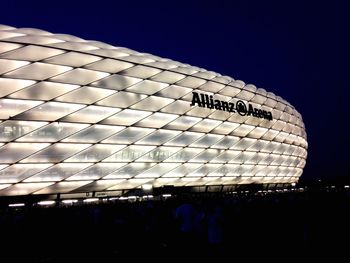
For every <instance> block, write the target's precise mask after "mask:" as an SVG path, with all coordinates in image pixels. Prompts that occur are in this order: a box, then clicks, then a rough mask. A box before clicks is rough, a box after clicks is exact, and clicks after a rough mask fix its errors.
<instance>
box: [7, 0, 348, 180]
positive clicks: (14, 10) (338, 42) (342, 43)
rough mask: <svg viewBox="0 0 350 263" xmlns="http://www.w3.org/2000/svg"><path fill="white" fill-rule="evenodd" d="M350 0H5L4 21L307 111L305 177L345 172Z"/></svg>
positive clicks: (346, 169)
mask: <svg viewBox="0 0 350 263" xmlns="http://www.w3.org/2000/svg"><path fill="white" fill-rule="evenodd" d="M345 2H346V1H337V0H335V1H306V0H305V1H298V0H296V1H258V0H255V1H249V0H242V1H235V0H227V1H219V0H216V1H191V0H186V1H184V0H176V1H151V0H147V1H131V0H124V1H104V0H100V1H90V2H88V1H65V0H63V1H57V2H52V1H16V0H10V1H2V3H1V16H0V23H2V24H6V25H10V26H15V27H34V28H40V29H44V30H47V31H50V32H52V33H67V34H72V35H76V36H79V37H81V38H84V39H90V40H99V41H103V42H106V43H109V44H112V45H115V46H125V47H128V48H131V49H134V50H136V51H140V52H147V53H151V54H155V55H158V56H161V57H167V58H171V59H173V60H178V61H181V62H184V63H188V64H191V65H194V66H199V67H202V68H206V69H208V70H213V71H216V72H219V73H221V74H223V75H229V76H231V77H233V78H235V79H241V80H243V81H245V82H246V83H252V84H254V85H256V86H257V87H261V88H264V89H266V90H268V91H271V92H274V93H275V94H277V95H280V96H282V97H283V98H284V99H286V100H287V101H289V102H290V103H291V104H292V105H294V106H295V107H296V108H297V110H298V111H299V112H300V113H301V114H302V115H303V118H304V122H305V125H306V129H307V133H308V141H309V156H308V160H307V165H306V169H305V172H304V175H303V177H304V178H320V177H331V178H332V177H336V176H349V180H350V172H349V170H350V169H349V164H348V163H347V162H348V156H349V153H348V149H347V148H348V147H350V143H349V139H348V137H349V136H348V135H347V133H348V128H347V122H348V121H349V116H348V115H349V113H350V106H349V105H348V104H349V103H347V100H348V99H349V97H350V96H349V95H350V92H349V89H350V85H349V84H350V81H349V78H350V74H349V73H350V72H349V70H350V66H349V63H350V52H349V48H350V41H349V39H350V34H349V33H350V16H349V10H350V9H349V6H347V5H346V4H345Z"/></svg>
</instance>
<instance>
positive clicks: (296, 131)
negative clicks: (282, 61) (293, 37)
mask: <svg viewBox="0 0 350 263" xmlns="http://www.w3.org/2000/svg"><path fill="white" fill-rule="evenodd" d="M0 108H1V110H0V195H1V196H6V195H29V194H57V193H60V194H67V193H86V192H99V191H118V190H125V189H135V188H140V187H141V186H142V185H145V184H147V185H148V186H149V185H152V186H153V187H162V186H165V185H169V186H175V187H176V186H205V185H219V186H220V185H237V184H251V183H259V184H272V183H293V182H296V181H298V178H299V177H300V175H301V174H302V171H303V168H304V166H305V160H306V156H307V141H306V133H305V129H304V124H303V121H302V118H301V115H300V114H299V113H298V112H297V111H296V110H295V109H294V107H293V106H291V105H290V104H289V103H288V102H287V101H285V100H284V99H282V98H281V97H278V96H276V95H274V94H273V93H270V92H266V91H265V90H264V89H260V88H256V87H255V86H254V85H250V84H248V85H247V84H245V83H244V82H243V81H240V80H234V79H232V78H230V77H227V76H221V75H220V74H217V73H215V72H211V71H206V70H204V69H202V68H198V67H192V66H190V65H187V64H182V63H179V62H176V61H172V60H169V59H164V58H160V57H157V56H153V55H150V54H143V53H138V52H135V51H133V50H130V49H127V48H120V47H114V46H111V45H108V44H105V43H101V42H97V41H85V40H82V39H80V38H77V37H74V36H70V35H64V34H51V33H48V32H45V31H42V30H37V29H28V28H23V29H16V28H13V27H8V26H0Z"/></svg>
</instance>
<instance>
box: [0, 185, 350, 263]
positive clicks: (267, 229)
mask: <svg viewBox="0 0 350 263" xmlns="http://www.w3.org/2000/svg"><path fill="white" fill-rule="evenodd" d="M0 212H1V214H0V231H1V232H0V233H1V239H2V240H1V258H2V260H1V262H18V260H22V262H71V261H73V262H84V261H85V262H118V261H120V260H122V259H123V260H125V259H127V260H128V259H129V260H131V261H134V260H135V259H141V260H143V261H144V262H149V261H153V260H157V261H158V260H159V261H163V260H166V261H171V262H172V260H173V259H175V260H181V261H184V262H186V259H188V258H191V259H194V260H196V261H197V260H203V259H213V260H220V259H222V260H223V259H234V258H236V257H237V258H238V257H239V258H242V257H243V258H247V259H250V258H255V257H258V258H261V259H263V258H265V259H269V258H274V257H277V256H280V255H281V254H284V255H286V256H287V258H293V257H295V259H300V256H301V255H305V254H308V255H311V256H312V255H322V254H331V253H339V252H344V251H347V250H349V247H350V243H349V241H348V239H349V237H350V235H349V234H350V216H349V215H350V213H349V212H350V192H349V191H345V190H333V191H325V190H324V191H306V192H289V193H268V194H262V193H257V194H250V195H247V194H244V195H243V194H241V195H232V194H231V195H230V194H206V195H203V194H202V195H198V194H197V195H193V196H189V195H188V196H186V197H184V196H183V197H171V198H168V199H166V200H165V199H162V200H154V201H142V202H129V201H123V202H122V201H115V202H111V201H110V202H108V203H105V204H101V203H100V204H98V205H91V204H89V205H74V206H57V207H50V208H43V207H37V206H26V207H24V208H17V209H14V208H8V207H3V208H1V211H0ZM229 261H232V260H229Z"/></svg>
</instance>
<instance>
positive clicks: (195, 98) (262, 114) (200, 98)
mask: <svg viewBox="0 0 350 263" xmlns="http://www.w3.org/2000/svg"><path fill="white" fill-rule="evenodd" d="M191 106H198V107H202V108H208V109H216V110H222V111H227V112H232V113H236V112H237V113H238V114H239V115H241V116H253V117H256V118H260V119H266V120H269V121H271V120H272V113H271V112H270V111H266V110H262V109H258V108H255V107H254V106H253V105H252V104H250V103H248V104H246V103H244V102H243V101H242V100H238V101H237V102H236V103H233V102H227V101H223V100H217V99H214V97H213V95H208V94H203V93H198V92H194V91H193V92H192V102H191Z"/></svg>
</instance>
